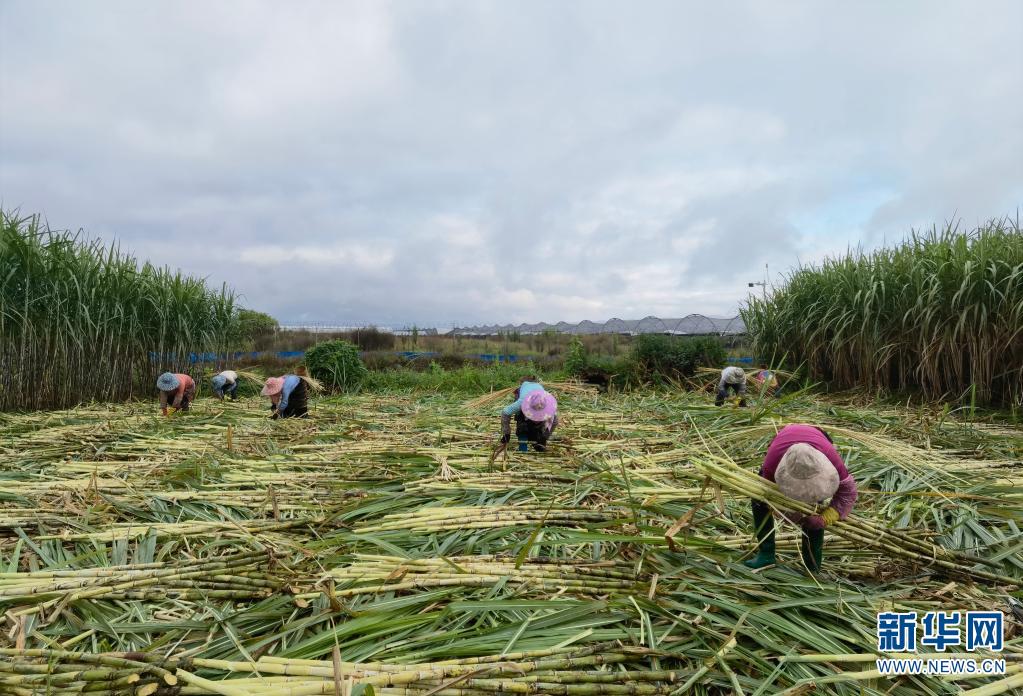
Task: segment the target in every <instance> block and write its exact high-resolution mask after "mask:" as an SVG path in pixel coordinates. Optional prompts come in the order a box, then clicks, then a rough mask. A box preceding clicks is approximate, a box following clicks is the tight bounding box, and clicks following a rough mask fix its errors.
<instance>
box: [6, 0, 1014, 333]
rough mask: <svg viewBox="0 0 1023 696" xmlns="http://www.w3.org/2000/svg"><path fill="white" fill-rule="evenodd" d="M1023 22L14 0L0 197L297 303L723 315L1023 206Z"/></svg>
mask: <svg viewBox="0 0 1023 696" xmlns="http://www.w3.org/2000/svg"><path fill="white" fill-rule="evenodd" d="M1020 25H1023V4H1020V3H1018V2H1013V1H1012V0H1004V1H1000V0H992V2H989V3H986V4H985V10H984V12H982V13H978V12H977V11H976V8H975V6H974V5H973V4H972V3H969V2H966V1H965V0H961V1H958V0H957V1H953V2H947V3H941V4H937V5H936V4H934V3H928V2H925V1H924V0H911V1H910V2H904V3H899V4H898V5H897V6H885V7H880V6H877V5H871V4H863V3H846V4H835V3H830V4H820V3H816V2H799V1H797V2H790V3H786V4H784V5H778V4H771V5H765V4H763V3H757V2H747V3H740V4H739V5H729V6H727V7H725V6H716V5H712V4H706V3H701V4H695V3H693V4H690V3H676V2H651V3H643V4H642V6H639V7H628V8H627V7H625V6H624V5H622V4H621V3H610V2H608V3H601V2H566V3H554V4H552V3H548V2H530V1H527V2H522V3H516V4H515V5H514V6H509V5H506V4H501V3H475V2H468V1H460V2H442V3H432V4H424V3H418V4H410V3H390V2H339V3H335V2H315V1H313V2H307V3H303V4H301V6H297V7H295V6H291V5H288V6H281V5H280V4H278V3H273V2H269V1H268V0H267V1H264V2H258V1H256V0H240V1H235V2H231V1H230V0H229V1H227V2H218V3H213V4H211V3H204V2H199V1H198V0H195V1H193V2H187V1H186V2H175V3H166V4H160V3H159V2H154V3H133V2H126V1H125V2H119V3H117V2H110V3H104V4H102V5H101V6H99V7H97V6H95V5H93V4H82V3H62V4H51V3H45V2H30V1H28V0H24V1H19V0H8V1H7V2H3V3H0V94H2V95H3V99H0V200H2V204H3V205H4V206H7V207H14V206H20V207H21V208H22V210H23V211H24V212H34V211H39V212H42V213H44V214H45V215H46V216H47V218H48V219H49V220H50V222H51V223H53V224H54V225H56V226H61V227H71V228H76V229H77V228H79V227H84V228H85V229H86V230H87V231H88V232H89V233H90V234H93V235H99V236H101V237H103V238H105V239H113V238H116V239H118V240H120V242H121V244H122V246H123V247H124V248H126V249H131V250H134V251H136V252H137V253H138V254H139V255H141V256H148V257H151V258H152V259H153V260H154V261H155V262H157V263H169V264H172V265H179V266H181V267H183V268H184V269H186V270H188V271H190V272H193V273H195V274H198V275H203V276H208V277H209V278H210V279H211V280H213V281H216V282H220V281H222V280H223V281H226V282H228V283H229V284H231V285H233V286H234V287H235V288H236V289H237V290H238V291H239V292H241V293H243V294H244V295H245V299H246V302H247V303H248V304H249V305H250V306H253V307H256V308H259V309H263V310H266V311H270V312H272V313H274V314H276V315H277V316H279V317H280V318H281V319H282V320H289V319H297V318H300V317H304V318H305V319H307V320H308V319H322V320H335V319H337V320H367V321H378V322H384V321H410V322H411V321H415V322H417V323H419V324H420V325H423V324H426V323H429V322H432V321H442V322H449V321H458V322H460V323H477V322H504V321H527V320H528V321H540V320H543V321H557V320H560V319H565V320H578V319H584V318H589V319H593V320H599V319H602V318H603V319H606V318H609V317H611V316H615V315H617V316H620V317H637V316H643V315H646V314H651V313H653V314H686V313H689V312H702V313H706V314H728V313H731V312H734V311H735V309H736V307H737V305H738V303H739V302H741V301H742V300H743V298H744V297H745V296H746V293H747V291H748V288H747V286H746V283H747V281H748V280H751V279H757V278H759V277H760V276H761V275H762V273H763V266H764V264H765V263H769V264H770V268H771V271H772V275H773V274H775V273H778V272H782V271H783V270H784V269H787V268H790V267H791V266H793V265H794V264H795V263H796V262H797V261H799V260H807V259H818V258H820V256H821V254H823V253H827V252H831V251H833V250H844V249H845V248H846V247H847V246H849V245H853V246H855V245H856V244H857V243H858V242H860V241H863V243H864V244H865V245H867V246H870V245H876V244H878V243H880V242H881V241H882V240H885V239H887V240H893V239H899V238H901V237H902V236H903V235H904V234H905V232H906V231H907V230H908V229H909V227H911V226H921V225H929V224H930V223H932V222H939V223H940V222H942V221H944V220H945V219H946V218H948V217H950V216H952V215H958V216H960V217H962V218H963V219H964V221H965V222H966V223H967V224H973V223H975V222H977V221H980V220H983V219H984V218H986V217H988V216H995V215H1002V214H1006V213H1013V212H1015V211H1016V210H1017V208H1018V207H1019V206H1020V205H1023V167H1021V164H1020V162H1021V158H1020V156H1019V153H1020V152H1023V129H1020V128H1019V127H1018V124H1019V123H1021V122H1023V52H1020V50H1019V46H1018V43H1019V42H1018V37H1017V36H1016V27H1018V26H1020ZM278 263H286V264H287V267H288V269H289V274H288V276H287V281H286V282H284V281H282V280H280V279H279V278H278V276H276V275H274V276H272V277H270V278H269V279H268V275H267V269H268V268H270V267H272V266H274V265H275V264H278Z"/></svg>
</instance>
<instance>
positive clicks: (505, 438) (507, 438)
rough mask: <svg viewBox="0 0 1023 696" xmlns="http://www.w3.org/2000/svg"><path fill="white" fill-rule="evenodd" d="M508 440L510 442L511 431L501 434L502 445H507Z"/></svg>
mask: <svg viewBox="0 0 1023 696" xmlns="http://www.w3.org/2000/svg"><path fill="white" fill-rule="evenodd" d="M509 442H511V433H505V434H504V435H502V436H501V444H502V445H507V444H508V443H509Z"/></svg>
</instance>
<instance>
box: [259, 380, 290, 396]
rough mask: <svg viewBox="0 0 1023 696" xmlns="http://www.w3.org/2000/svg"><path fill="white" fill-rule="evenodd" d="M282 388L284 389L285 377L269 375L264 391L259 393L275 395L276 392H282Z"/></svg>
mask: <svg viewBox="0 0 1023 696" xmlns="http://www.w3.org/2000/svg"><path fill="white" fill-rule="evenodd" d="M282 389H284V378H283V377H268V378H267V380H266V384H264V385H263V391H261V392H259V393H260V394H262V395H263V396H273V395H274V394H280V393H281V390H282Z"/></svg>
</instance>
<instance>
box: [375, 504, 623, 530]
mask: <svg viewBox="0 0 1023 696" xmlns="http://www.w3.org/2000/svg"><path fill="white" fill-rule="evenodd" d="M627 519H628V518H627V516H626V514H625V513H624V511H622V512H619V511H616V510H613V509H611V510H580V509H577V508H554V507H544V506H542V505H528V506H527V505H491V506H486V507H432V508H419V509H417V510H415V511H413V512H408V513H395V514H390V515H386V516H384V517H383V518H381V519H380V520H379V521H376V522H373V523H369V524H362V525H360V526H358V527H356V528H355V532H356V533H359V534H370V533H376V532H388V531H407V532H413V533H423V534H427V533H432V532H438V531H444V530H454V529H488V528H494V527H508V526H520V525H534V526H535V525H536V524H538V523H543V524H545V525H547V526H552V527H553V526H570V527H574V526H588V525H606V524H610V523H614V522H625V521H627Z"/></svg>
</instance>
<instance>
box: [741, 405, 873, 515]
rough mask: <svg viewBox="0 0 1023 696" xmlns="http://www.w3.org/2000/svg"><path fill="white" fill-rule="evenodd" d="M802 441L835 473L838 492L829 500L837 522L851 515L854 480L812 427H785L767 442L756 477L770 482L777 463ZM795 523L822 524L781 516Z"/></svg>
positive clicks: (839, 456) (826, 439)
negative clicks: (820, 456) (765, 453)
mask: <svg viewBox="0 0 1023 696" xmlns="http://www.w3.org/2000/svg"><path fill="white" fill-rule="evenodd" d="M797 442H802V443H804V444H807V445H810V446H811V447H813V448H814V449H816V450H817V451H819V452H822V453H823V454H824V456H826V457H827V458H828V461H830V462H831V463H832V464H833V465H834V466H835V470H836V471H837V472H838V490H837V491H835V495H833V496H832V497H831V507H833V508H835V510H836V511H837V512H838V517H839V518H840V519H843V520H844V519H845V518H847V517H848V516H849V513H850V512H852V509H853V505H854V504H855V503H856V496H857V495H858V493H857V491H856V481H855V479H853V477H852V475H851V474H850V473H849V470H848V469H847V468H846V467H845V462H843V461H842V456H841V455H840V454H839V453H838V450H837V449H835V446H834V445H833V444H831V442H830V441H829V440H828V438H827V437H825V435H824V433H822V432H821V431H820V430H818V429H817V428H815V427H813V426H812V425H786V426H785V427H784V428H782V429H781V430H780V431H778V434H777V435H775V436H774V439H773V440H771V444H770V446H769V447H768V448H767V456H766V457H764V464H763V466H761V467H760V475H761V476H763V477H764V478H765V479H767V480H768V481H774V473H775V472H776V471H777V470H778V463H779V462H781V458H782V456H783V455H784V454H785V453H786V452H787V451H788V449H789V447H791V446H792V445H794V444H796V443H797ZM785 516H786V517H788V518H789V519H790V520H792V521H793V522H795V523H797V524H802V525H803V526H804V527H806V528H807V529H823V528H824V521H823V520H822V519H821V516H820V515H802V514H800V513H797V512H790V513H786V515H785Z"/></svg>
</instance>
